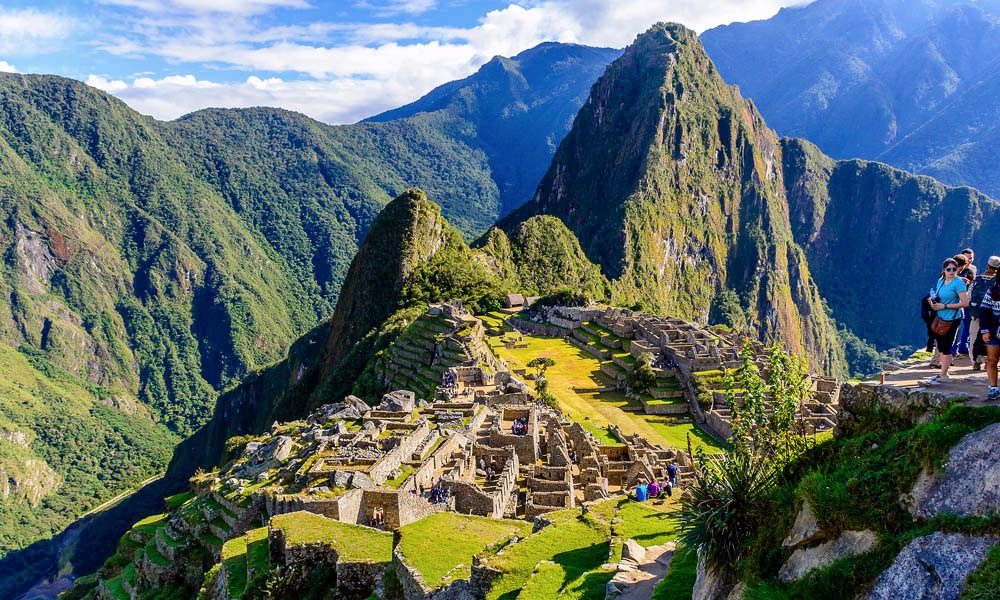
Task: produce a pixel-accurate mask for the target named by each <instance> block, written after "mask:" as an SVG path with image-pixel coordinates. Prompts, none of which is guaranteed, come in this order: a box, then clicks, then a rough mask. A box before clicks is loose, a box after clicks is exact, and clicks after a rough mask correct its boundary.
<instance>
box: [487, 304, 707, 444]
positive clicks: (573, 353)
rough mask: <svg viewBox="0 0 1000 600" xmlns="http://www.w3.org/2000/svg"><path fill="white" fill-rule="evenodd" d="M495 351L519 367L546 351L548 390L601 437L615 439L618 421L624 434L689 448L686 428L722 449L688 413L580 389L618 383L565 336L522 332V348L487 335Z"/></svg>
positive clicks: (703, 441)
mask: <svg viewBox="0 0 1000 600" xmlns="http://www.w3.org/2000/svg"><path fill="white" fill-rule="evenodd" d="M487 322H488V323H489V324H490V325H493V324H494V323H495V324H496V325H499V321H498V320H497V319H496V317H495V316H492V318H491V316H487ZM488 339H489V344H490V348H492V350H493V352H494V354H496V355H497V356H499V357H500V358H502V359H503V360H505V361H506V362H507V363H508V366H509V367H510V369H511V370H512V371H513V370H515V369H527V370H528V372H531V369H528V367H527V365H528V362H530V361H531V359H533V358H537V357H548V358H551V359H553V360H554V361H555V362H556V364H555V366H553V367H551V368H549V369H548V370H547V371H546V373H545V377H546V379H548V381H549V392H550V393H551V394H552V395H554V396H555V397H556V398H557V399H558V400H559V408H561V409H562V410H563V411H564V412H566V413H569V415H571V416H572V417H573V419H574V420H576V421H579V422H580V423H581V424H583V426H584V427H585V428H587V429H588V430H589V431H591V432H593V433H594V435H596V436H597V438H598V439H599V440H601V442H602V443H605V444H614V443H617V442H618V440H615V439H614V438H613V437H612V436H611V434H610V433H608V430H607V426H608V424H609V423H614V424H616V425H618V426H619V427H621V429H622V431H623V432H624V433H626V434H632V433H638V434H639V435H641V436H643V437H645V438H646V439H648V440H649V441H651V442H653V443H654V444H656V443H658V444H662V445H664V446H671V447H674V448H678V449H685V450H686V449H687V434H689V433H690V434H691V445H692V447H693V448H694V449H695V450H697V448H703V449H704V451H705V452H708V453H716V452H722V451H723V447H722V445H721V444H720V443H719V441H718V440H716V439H715V438H713V437H712V436H710V435H708V434H707V433H705V432H704V431H703V430H702V429H701V428H699V427H698V426H697V425H695V424H694V423H692V422H690V419H688V418H682V419H678V418H677V417H672V416H667V415H647V414H643V413H642V404H641V403H640V402H639V401H638V400H632V399H629V398H627V397H625V394H624V393H622V392H621V391H618V390H614V391H606V392H596V391H580V390H588V389H590V390H592V389H595V388H604V387H612V386H614V381H612V380H611V378H610V377H608V376H607V375H605V374H604V373H602V372H601V361H600V360H599V359H598V358H597V357H595V356H594V355H592V354H590V353H588V352H585V351H583V350H581V349H579V348H577V347H576V346H574V345H573V344H571V343H569V342H567V341H566V340H564V339H562V338H547V337H536V336H530V335H523V341H522V342H521V343H519V344H518V345H519V346H526V347H520V348H507V347H505V346H504V344H503V342H502V341H501V340H502V336H491V337H489V338H488Z"/></svg>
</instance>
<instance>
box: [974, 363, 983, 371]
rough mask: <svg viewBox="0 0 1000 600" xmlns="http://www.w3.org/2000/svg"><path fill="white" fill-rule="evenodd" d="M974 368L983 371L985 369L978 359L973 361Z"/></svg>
mask: <svg viewBox="0 0 1000 600" xmlns="http://www.w3.org/2000/svg"><path fill="white" fill-rule="evenodd" d="M972 370H973V371H982V370H983V363H981V362H979V361H978V360H977V361H975V362H973V363H972Z"/></svg>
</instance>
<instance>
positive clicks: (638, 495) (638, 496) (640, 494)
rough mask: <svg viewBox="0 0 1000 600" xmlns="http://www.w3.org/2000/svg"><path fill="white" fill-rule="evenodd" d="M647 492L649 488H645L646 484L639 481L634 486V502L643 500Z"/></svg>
mask: <svg viewBox="0 0 1000 600" xmlns="http://www.w3.org/2000/svg"><path fill="white" fill-rule="evenodd" d="M648 494H649V490H647V489H646V484H645V483H643V482H641V481H640V482H639V485H637V486H635V500H636V502H645V501H646V497H647V495H648Z"/></svg>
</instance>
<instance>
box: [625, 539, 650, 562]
mask: <svg viewBox="0 0 1000 600" xmlns="http://www.w3.org/2000/svg"><path fill="white" fill-rule="evenodd" d="M645 558H646V549H645V548H643V547H642V544H640V543H639V542H637V541H635V540H634V539H632V538H629V539H627V540H625V543H624V544H622V560H630V561H632V562H634V563H636V564H639V563H641V562H642V561H643V560H645Z"/></svg>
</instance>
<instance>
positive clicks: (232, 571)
mask: <svg viewBox="0 0 1000 600" xmlns="http://www.w3.org/2000/svg"><path fill="white" fill-rule="evenodd" d="M222 568H223V569H225V570H226V583H227V584H228V585H227V586H226V591H227V592H228V593H229V596H230V597H231V598H239V597H241V596H243V593H244V592H246V588H247V540H246V538H245V537H243V536H240V537H235V538H233V539H231V540H229V541H227V542H226V543H225V544H223V545H222Z"/></svg>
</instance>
